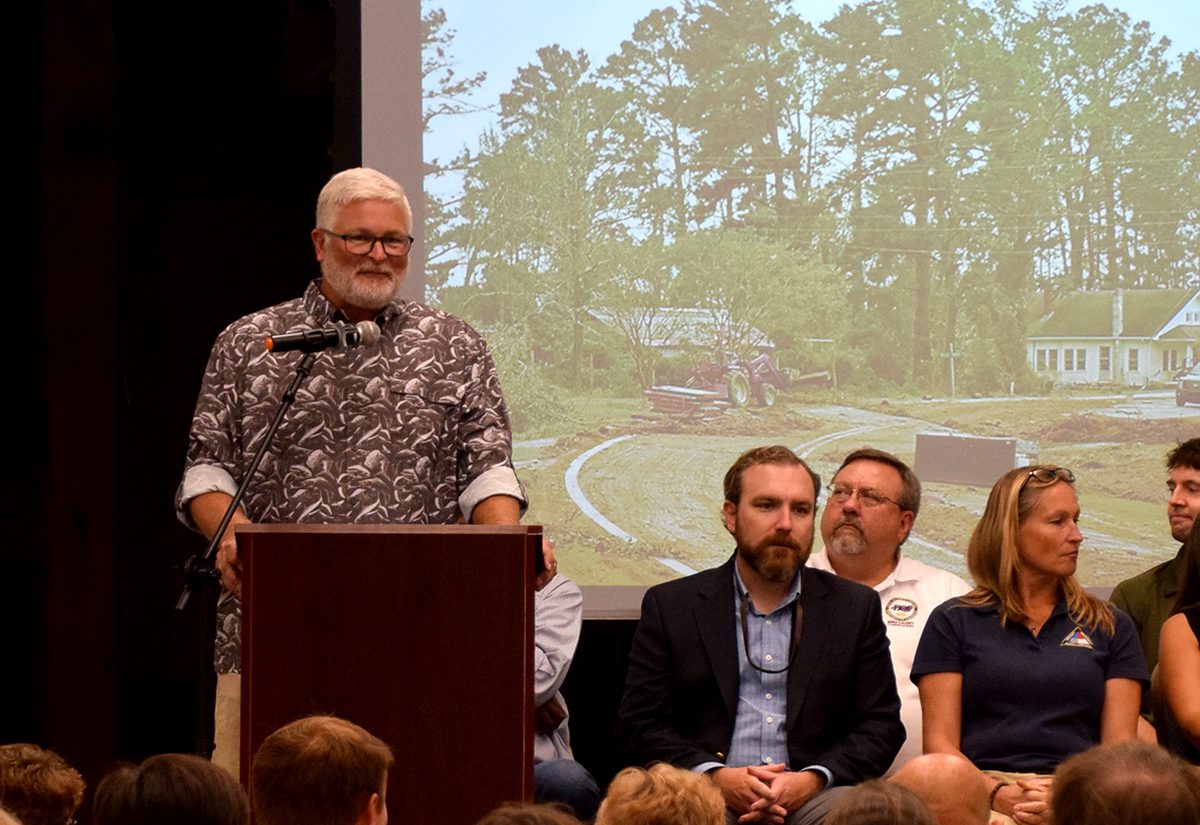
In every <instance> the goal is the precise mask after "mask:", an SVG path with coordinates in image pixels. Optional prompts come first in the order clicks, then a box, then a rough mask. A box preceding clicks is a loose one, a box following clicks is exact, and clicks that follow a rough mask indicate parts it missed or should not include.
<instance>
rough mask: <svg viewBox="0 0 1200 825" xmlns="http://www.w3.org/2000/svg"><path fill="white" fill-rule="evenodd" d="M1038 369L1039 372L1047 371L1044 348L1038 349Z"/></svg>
mask: <svg viewBox="0 0 1200 825" xmlns="http://www.w3.org/2000/svg"><path fill="white" fill-rule="evenodd" d="M1037 371H1038V372H1045V371H1046V351H1045V350H1044V349H1040V350H1038V351H1037Z"/></svg>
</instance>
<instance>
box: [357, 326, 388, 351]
mask: <svg viewBox="0 0 1200 825" xmlns="http://www.w3.org/2000/svg"><path fill="white" fill-rule="evenodd" d="M354 327H355V329H357V330H358V336H359V338H358V343H359V346H364V347H369V346H372V345H373V344H377V343H379V338H380V336H381V335H382V334H383V333H382V332H380V330H379V324H377V323H375V322H374V321H359V322H358V323H357V324H355V325H354Z"/></svg>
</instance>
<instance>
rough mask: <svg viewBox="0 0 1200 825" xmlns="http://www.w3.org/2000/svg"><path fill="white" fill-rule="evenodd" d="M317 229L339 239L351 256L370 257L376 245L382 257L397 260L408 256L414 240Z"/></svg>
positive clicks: (407, 237) (411, 238)
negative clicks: (379, 248)
mask: <svg viewBox="0 0 1200 825" xmlns="http://www.w3.org/2000/svg"><path fill="white" fill-rule="evenodd" d="M317 229H320V230H321V231H322V232H324V233H325V234H326V235H332V236H333V237H335V238H341V239H342V243H343V244H344V245H345V247H346V251H347V252H349V253H350V254H351V255H370V254H371V250H373V249H374V248H375V244H376V243H378V244H379V245H380V246H382V247H383V254H384V255H387V256H388V257H389V258H399V257H400V256H401V255H407V254H408V250H410V249H412V245H413V241H414V240H415V239H414V238H413V236H412V235H404V236H402V237H399V238H396V237H393V236H390V235H389V236H387V237H382V238H381V237H379V236H377V235H359V234H357V233H355V234H353V235H339V234H338V233H337V232H332V231H330V230H328V229H322V228H321V227H319V226H318V227H317Z"/></svg>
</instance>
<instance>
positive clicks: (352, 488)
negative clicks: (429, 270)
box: [176, 168, 554, 775]
mask: <svg viewBox="0 0 1200 825" xmlns="http://www.w3.org/2000/svg"><path fill="white" fill-rule="evenodd" d="M412 231H413V227H412V209H411V208H410V207H409V203H408V198H407V197H406V196H405V194H404V190H403V189H402V188H401V187H400V184H398V183H397V182H396V181H394V180H392V179H391V178H389V177H387V176H386V175H384V174H382V173H380V172H377V171H375V170H373V169H362V168H360V169H348V170H346V171H344V172H339V173H338V174H336V175H334V176H333V177H332V178H331V179H330V180H329V182H328V183H327V184H326V185H325V187H324V188H323V189H322V190H321V193H320V195H319V197H318V199H317V210H316V227H315V228H314V229H313V230H312V232H311V238H312V244H313V250H314V252H315V254H316V259H317V261H318V262H319V264H320V268H321V277H320V278H318V279H316V280H314V281H312V282H311V283H309V285H308V288H307V289H306V290H305V292H304V295H303V297H300V298H296V299H293V300H290V301H287V302H284V303H282V304H278V305H276V306H273V307H269V308H267V309H264V310H261V311H259V312H254V313H251V314H250V315H247V316H245V317H243V318H241V319H240V320H238V321H235V322H234V323H233V324H231V325H230V326H229V327H228V328H226V329H225V331H224V332H222V333H221V334H220V336H218V338H217V341H216V344H215V345H214V346H213V350H212V354H211V356H210V358H209V362H208V366H207V368H206V369H205V372H204V381H203V384H202V386H201V390H200V398H199V401H198V402H197V404H196V412H195V417H194V419H193V421H192V428H191V432H190V438H189V443H188V453H187V463H186V466H185V470H184V476H183V481H182V483H181V484H180V487H179V491H178V494H177V496H176V507H177V510H178V514H179V517H180V519H182V520H183V521H184V523H185V524H187V525H189V526H191V527H194V528H195V529H197V530H199V531H200V532H201V533H203V534H204V535H205V536H206V537H208V538H209V539H210V541H211V540H212V538H213V536H214V535H216V534H217V533H218V531H219V530H221V526H222V523H223V522H225V518H226V513H227V511H228V510H229V507H230V504H231V502H232V499H233V497H234V496H235V495H236V494H237V491H238V487H239V485H240V484H242V482H244V481H246V479H247V476H249V475H250V473H251V470H252V468H253V467H254V464H253V461H254V459H255V458H256V456H257V454H258V452H259V451H260V450H261V448H262V443H263V439H264V436H265V434H266V433H267V432H269V430H270V427H271V424H272V420H273V419H274V417H275V415H276V412H277V410H279V409H280V403H281V398H282V397H283V396H284V394H285V391H288V392H289V393H290V388H291V385H292V382H293V380H294V379H295V378H296V376H297V375H298V374H301V375H303V374H304V371H303V370H301V369H300V365H301V362H302V359H304V363H305V364H306V365H307V368H308V369H309V370H310V373H309V374H308V379H307V381H306V383H303V384H302V385H301V386H300V387H299V390H298V392H296V393H295V402H294V405H293V406H292V407H291V409H290V410H288V414H287V416H286V417H285V418H284V419H283V421H282V425H281V426H280V427H279V430H278V432H277V433H276V437H275V439H274V441H273V443H272V444H271V447H270V449H269V452H268V453H267V454H266V455H265V460H263V461H262V463H261V465H259V467H258V472H257V474H255V475H253V477H251V478H249V484H248V486H247V487H246V490H245V494H244V497H243V498H242V500H241V506H240V507H238V508H237V510H236V512H235V513H234V514H233V517H232V519H231V520H229V521H228V522H225V523H226V524H227V526H226V527H225V529H224V532H223V533H222V535H221V538H220V543H219V545H218V551H217V555H216V559H215V564H216V568H217V571H218V572H219V573H220V576H221V584H222V585H223V587H224V592H223V593H222V596H221V600H220V603H219V606H218V625H217V641H216V667H217V672H218V680H217V702H216V704H217V707H216V751H215V753H214V756H213V759H214V761H216V762H218V763H219V764H221V765H223V766H225V767H227V768H229V769H230V770H231V771H232V772H233V773H234V774H235V775H236V774H237V771H238V738H239V737H238V733H239V721H238V720H239V708H240V703H239V695H240V681H239V677H238V674H239V673H240V669H241V656H240V636H241V629H240V612H241V611H240V602H239V596H240V593H241V569H242V567H241V560H240V559H239V558H238V553H237V545H236V543H235V541H234V535H233V528H234V526H235V525H236V524H237V523H239V522H269V523H280V522H308V523H326V524H328V523H342V524H346V523H361V524H389V523H390V524H398V523H409V524H453V523H457V522H460V521H461V522H470V523H473V524H516V523H517V522H518V520H519V519H520V516H521V511H522V508H523V507H524V505H525V495H524V492H523V490H522V488H521V485H520V483H519V482H518V481H517V477H516V474H515V472H514V471H513V467H512V443H511V434H510V429H509V422H508V412H507V410H506V409H505V404H504V398H503V396H502V394H501V392H500V382H499V379H498V378H497V375H496V369H495V367H494V365H493V363H492V358H491V355H490V354H489V352H488V348H487V345H486V343H485V342H484V340H483V339H482V338H481V337H480V336H479V334H478V333H477V332H476V331H475V330H474V329H472V328H471V327H470V326H468V325H467V324H466V323H464V322H463V321H461V320H459V319H458V318H455V317H454V316H452V315H449V314H447V313H445V312H441V311H438V310H435V309H431V308H429V307H427V306H424V305H422V304H418V303H414V302H411V301H405V300H401V299H400V298H399V293H400V288H401V285H402V284H403V283H404V277H405V274H406V273H407V271H408V253H409V251H410V250H411V248H412V244H413V237H412ZM338 324H341V325H342V326H341V327H338V326H337V325H338ZM347 324H353V325H356V326H358V327H361V326H362V325H364V324H365V325H366V328H367V329H368V330H372V334H371V335H365V334H363V335H361V338H360V339H359V340H358V341H357V343H360V344H367V345H365V346H363V345H360V346H358V347H356V348H351V349H345V350H344V351H341V350H339V351H336V352H321V353H319V354H318V355H316V356H315V357H314V356H313V354H311V353H309V354H302V353H301V352H294V351H292V352H289V351H280V350H281V348H280V347H277V346H276V347H272V350H273V351H268V347H267V345H266V341H267V339H268V338H271V339H272V341H273V342H274V343H276V344H277V343H279V342H280V341H283V340H287V339H285V338H284V337H283V336H289V337H290V338H291V339H294V340H304V341H307V340H309V337H311V338H312V339H313V340H314V341H321V340H325V339H324V337H323V336H322V335H319V334H318V335H316V336H308V337H306V336H305V335H303V334H299V335H297V333H303V331H308V332H312V331H313V330H317V331H318V332H320V331H321V330H324V329H333V328H335V327H336V328H338V329H344V328H345V327H346V325H347ZM372 325H374V326H372ZM376 328H377V330H378V331H377V332H374V330H375V329H376ZM333 338H334V340H335V341H337V340H339V339H340V338H341V336H340V335H338V336H333ZM342 343H345V342H342ZM321 345H322V346H323V344H321ZM546 562H547V563H546V565H545V571H544V573H543V575H542V579H541V582H542V583H544V582H545V581H547V580H549V578H550V577H552V576H553V575H554V561H553V555H552V554H550V553H548V554H547V558H546ZM366 584H368V583H364V585H366ZM414 678H416V676H415V675H414Z"/></svg>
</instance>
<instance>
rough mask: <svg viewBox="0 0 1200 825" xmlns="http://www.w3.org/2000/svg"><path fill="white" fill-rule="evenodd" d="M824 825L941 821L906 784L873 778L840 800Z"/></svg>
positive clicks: (902, 824)
mask: <svg viewBox="0 0 1200 825" xmlns="http://www.w3.org/2000/svg"><path fill="white" fill-rule="evenodd" d="M825 825H938V823H937V821H936V820H935V819H934V818H933V814H931V813H930V812H929V809H928V808H927V807H925V803H924V802H922V801H921V800H920V799H919V798H918V797H917V795H916V794H915V793H913V792H912V791H910V790H909V789H908V788H906V787H904V786H903V785H898V784H894V783H891V782H888V781H886V780H883V779H871V780H869V781H867V782H863V783H862V784H861V785H855V786H854V787H853V788H850V789H849V790H848V791H846V792H845V793H844V794H842V798H841V799H840V800H838V803H837V805H836V806H834V808H833V810H832V811H830V812H829V816H827V817H826V818H825Z"/></svg>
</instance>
